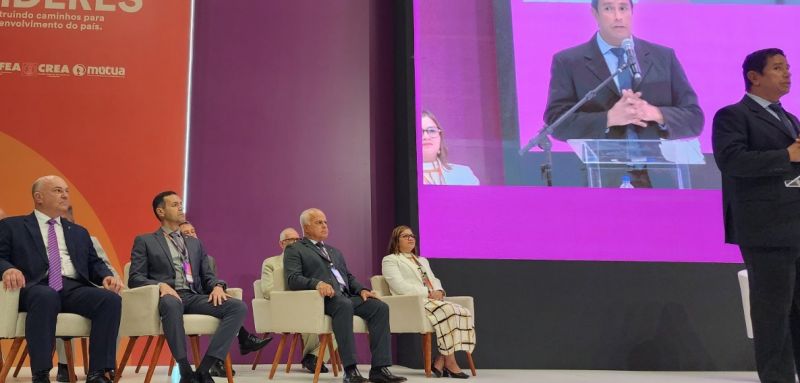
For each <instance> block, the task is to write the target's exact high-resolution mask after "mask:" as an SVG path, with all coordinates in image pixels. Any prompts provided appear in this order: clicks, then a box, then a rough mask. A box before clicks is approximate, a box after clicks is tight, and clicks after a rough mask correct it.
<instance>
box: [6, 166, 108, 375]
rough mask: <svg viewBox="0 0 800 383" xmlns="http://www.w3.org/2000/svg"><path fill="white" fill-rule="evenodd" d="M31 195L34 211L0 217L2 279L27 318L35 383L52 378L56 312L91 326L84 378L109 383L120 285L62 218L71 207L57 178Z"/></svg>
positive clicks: (42, 182)
mask: <svg viewBox="0 0 800 383" xmlns="http://www.w3.org/2000/svg"><path fill="white" fill-rule="evenodd" d="M32 193H33V202H34V211H33V213H31V214H29V215H26V216H19V217H9V218H6V219H3V220H0V274H2V275H3V288H5V289H6V290H15V289H21V291H20V294H19V308H20V310H21V311H26V312H27V313H28V315H27V317H26V319H25V338H26V339H27V340H28V353H29V355H30V357H31V372H32V375H33V382H34V383H38V382H49V381H50V378H49V377H48V374H49V371H50V369H52V368H53V362H52V354H51V352H52V350H53V347H54V346H55V334H56V318H57V316H58V313H59V312H66V313H75V314H79V315H81V316H84V317H86V318H89V319H90V320H91V321H92V328H91V333H90V334H91V336H90V337H89V374H88V378H87V379H86V381H87V382H88V383H106V382H109V381H110V380H111V379H113V378H112V375H113V370H114V367H115V359H116V358H115V356H116V348H117V333H118V331H119V320H120V311H121V309H122V300H121V298H120V296H119V291H120V289H121V288H122V281H121V280H120V279H119V278H117V277H115V276H114V275H113V274H112V273H111V270H109V269H108V267H106V265H105V263H103V261H102V260H101V259H100V258H99V257H98V256H97V253H96V252H95V250H94V245H93V244H92V240H91V238H90V237H89V232H88V231H86V229H84V228H83V227H81V226H79V225H76V224H74V223H71V222H70V221H68V220H66V219H62V218H61V216H62V215H64V214H66V213H67V208H68V207H69V206H70V200H69V188H68V187H67V183H66V182H64V180H63V179H61V178H60V177H57V176H45V177H42V178H39V179H38V180H36V182H35V183H34V184H33V190H32ZM93 284H96V285H98V286H102V287H103V288H97V287H96V286H94V285H93ZM8 363H13V361H8Z"/></svg>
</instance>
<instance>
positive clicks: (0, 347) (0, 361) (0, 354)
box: [0, 341, 3, 371]
mask: <svg viewBox="0 0 800 383" xmlns="http://www.w3.org/2000/svg"><path fill="white" fill-rule="evenodd" d="M1 370H3V342H2V341H0V371H1Z"/></svg>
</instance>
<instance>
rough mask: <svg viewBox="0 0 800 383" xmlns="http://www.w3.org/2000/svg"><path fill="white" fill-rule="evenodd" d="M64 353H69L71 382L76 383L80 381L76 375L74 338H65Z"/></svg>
mask: <svg viewBox="0 0 800 383" xmlns="http://www.w3.org/2000/svg"><path fill="white" fill-rule="evenodd" d="M64 353H65V354H67V371H68V372H69V383H76V382H77V381H78V377H77V376H76V375H75V356H74V355H73V354H72V339H70V338H64Z"/></svg>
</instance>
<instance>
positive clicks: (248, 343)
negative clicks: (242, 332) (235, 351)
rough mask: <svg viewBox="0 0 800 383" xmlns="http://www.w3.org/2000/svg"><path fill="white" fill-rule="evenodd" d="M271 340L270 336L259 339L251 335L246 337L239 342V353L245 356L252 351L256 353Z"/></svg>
mask: <svg viewBox="0 0 800 383" xmlns="http://www.w3.org/2000/svg"><path fill="white" fill-rule="evenodd" d="M271 340H272V337H271V336H267V337H266V338H264V339H261V338H259V337H257V336H255V335H253V334H250V335H248V336H247V339H245V340H244V342H242V341H239V353H240V354H242V355H247V354H249V353H251V352H253V351H258V350H260V349H262V348H264V346H266V345H267V344H268V343H269V342H270V341H271Z"/></svg>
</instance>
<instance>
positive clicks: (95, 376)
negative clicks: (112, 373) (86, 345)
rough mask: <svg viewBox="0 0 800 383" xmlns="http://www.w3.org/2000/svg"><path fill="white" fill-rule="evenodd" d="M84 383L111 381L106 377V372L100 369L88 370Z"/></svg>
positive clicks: (106, 382)
mask: <svg viewBox="0 0 800 383" xmlns="http://www.w3.org/2000/svg"><path fill="white" fill-rule="evenodd" d="M86 383H111V381H109V380H108V379H106V372H105V371H103V370H100V371H92V372H90V373H89V376H87V377H86Z"/></svg>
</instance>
